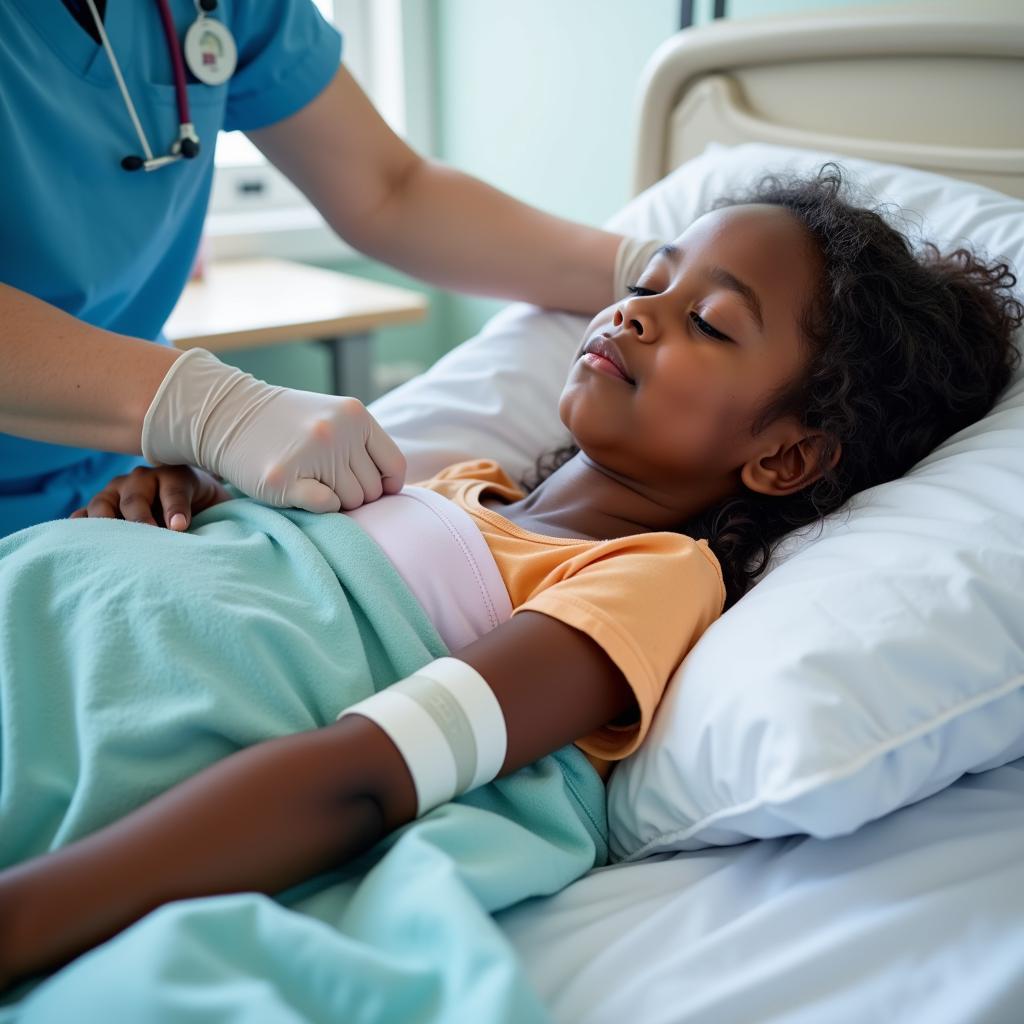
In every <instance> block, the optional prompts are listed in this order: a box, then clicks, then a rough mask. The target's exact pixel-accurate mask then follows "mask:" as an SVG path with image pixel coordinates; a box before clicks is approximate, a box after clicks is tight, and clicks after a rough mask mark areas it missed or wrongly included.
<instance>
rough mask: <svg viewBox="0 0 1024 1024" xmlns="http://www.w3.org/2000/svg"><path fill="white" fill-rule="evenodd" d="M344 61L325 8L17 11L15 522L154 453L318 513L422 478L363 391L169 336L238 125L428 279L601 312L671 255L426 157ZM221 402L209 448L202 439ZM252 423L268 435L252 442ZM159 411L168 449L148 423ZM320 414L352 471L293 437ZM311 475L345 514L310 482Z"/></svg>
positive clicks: (0, 450)
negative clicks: (308, 379)
mask: <svg viewBox="0 0 1024 1024" xmlns="http://www.w3.org/2000/svg"><path fill="white" fill-rule="evenodd" d="M97 22H99V24H97ZM104 32H105V34H106V37H107V39H106V41H105V42H104V40H103V33H104ZM211 40H212V41H211ZM204 47H205V50H204ZM232 50H233V52H232ZM112 56H113V59H112ZM341 61H342V46H341V37H340V36H339V34H338V33H337V32H336V31H335V29H334V28H333V27H332V26H330V25H328V24H327V23H326V22H325V21H324V20H323V18H322V17H321V16H320V14H319V13H318V11H317V10H316V8H315V7H314V6H313V4H312V3H311V2H310V0H259V2H243V0H3V3H0V140H2V143H0V431H6V433H0V537H2V536H5V535H7V534H9V533H11V532H13V531H14V530H18V529H21V528H22V527H26V526H29V525H32V524H34V523H38V522H41V521H44V520H47V519H54V518H59V517H64V516H67V515H69V514H70V513H71V512H72V511H73V510H74V509H76V508H78V507H80V506H82V505H84V504H85V503H86V502H87V501H88V500H89V498H90V497H91V496H92V495H93V494H95V493H96V492H97V491H98V490H100V489H101V488H102V487H103V485H104V484H105V483H106V482H107V481H109V480H110V478H111V477H113V476H115V475H118V474H121V473H125V472H128V471H129V470H130V469H131V468H132V467H133V466H135V465H139V464H142V463H143V461H144V460H143V458H142V453H143V452H148V453H150V454H152V452H156V451H159V452H160V453H162V454H161V456H160V457H161V460H162V461H169V460H171V459H181V460H182V461H185V460H186V459H187V460H188V461H193V462H196V463H198V464H203V465H204V468H207V469H210V470H212V471H214V472H217V471H220V472H221V475H224V476H225V477H226V478H227V479H229V480H230V482H232V483H235V484H236V485H237V486H239V487H241V488H242V489H243V490H245V491H247V492H248V493H251V494H254V495H256V496H257V497H261V498H262V499H263V500H268V501H271V502H273V503H276V504H297V505H301V506H302V507H311V508H313V509H314V510H326V509H329V508H332V507H333V508H337V507H339V505H341V506H342V507H354V504H353V502H355V504H358V503H359V502H360V500H373V499H374V497H376V496H379V493H380V490H381V483H382V482H383V483H384V485H385V486H384V489H385V490H395V489H397V488H399V487H400V486H401V483H402V477H403V475H404V462H403V461H402V459H401V456H400V454H398V452H397V448H394V446H393V444H392V445H391V446H390V447H388V445H389V442H390V439H388V438H386V435H385V436H384V437H381V436H380V434H381V433H382V432H380V428H379V427H377V425H376V424H375V423H374V422H373V420H372V417H370V416H369V414H368V413H367V412H366V411H365V409H362V407H361V406H359V408H358V410H357V411H356V412H355V413H354V412H353V408H354V405H353V403H354V400H353V399H345V398H337V397H328V396H312V395H308V393H305V392H291V393H290V394H285V395H282V394H281V393H282V390H283V389H276V388H275V389H271V388H269V386H268V385H264V384H262V382H256V381H253V379H252V378H251V377H250V378H248V379H247V380H246V381H244V382H242V383H239V379H240V378H241V377H243V376H245V377H247V375H241V374H240V373H239V371H232V370H230V368H227V367H224V365H223V364H220V363H219V361H217V360H215V359H214V358H213V357H212V356H208V355H205V354H204V355H203V356H201V357H190V359H188V360H186V359H183V357H182V356H181V355H180V354H179V353H177V352H176V351H174V350H172V349H169V348H167V347H166V342H165V339H163V338H162V336H161V329H162V327H163V324H164V321H165V320H166V319H167V317H168V315H169V314H170V312H171V310H172V309H173V308H174V305H175V303H176V302H177V300H178V297H179V295H180V293H181V290H182V288H183V287H184V285H185V281H186V279H187V276H188V272H189V269H190V267H191V265H192V262H193V259H194V256H195V253H196V248H197V245H198V242H199V237H200V232H201V229H202V225H203V219H204V216H205V213H206V207H207V202H208V199H209V194H210V185H211V179H212V175H213V154H214V141H215V139H216V137H217V132H218V131H219V130H221V129H224V130H231V129H240V130H242V131H244V132H246V133H247V135H248V136H249V138H250V139H252V140H253V142H255V144H256V145H257V146H258V147H259V148H260V149H261V150H262V151H263V152H264V153H265V154H266V156H267V158H268V159H269V160H270V161H271V162H272V163H273V164H275V165H276V166H277V167H278V168H280V169H281V170H282V171H283V172H284V173H285V174H286V175H287V176H288V177H289V178H290V179H291V180H292V181H294V182H295V183H296V184H297V185H298V187H299V188H300V189H302V190H303V191H304V192H305V193H306V195H307V196H308V197H309V198H310V200H311V201H312V202H313V204H314V205H315V206H316V207H317V208H318V209H319V211H320V212H321V214H323V216H324V218H325V219H326V220H327V222H328V223H329V224H330V225H331V226H332V227H333V228H334V229H335V230H336V231H337V233H338V234H339V235H341V236H342V237H343V238H345V239H346V240H347V241H348V242H349V243H350V244H352V245H353V246H355V247H356V248H357V249H359V250H361V251H363V252H364V253H367V254H368V255H370V256H372V257H374V258H376V259H380V260H383V261H385V262H387V263H390V264H392V265H394V266H396V267H399V268H401V269H403V270H405V271H406V272H408V273H411V274H415V275H417V276H419V277H422V278H424V279H426V280H429V281H432V282H434V283H436V284H439V285H442V286H445V287H450V288H459V289H463V290H466V291H471V292H475V293H478V294H490V295H495V296H500V297H505V298H515V299H523V300H526V301H529V302H534V303H537V304H539V305H544V306H553V307H558V308H562V309H568V310H572V311H576V312H580V313H591V312H593V311H595V310H597V309H599V308H601V307H603V306H605V305H608V304H609V303H610V302H611V301H612V300H613V298H614V297H617V295H619V294H622V292H623V285H624V283H625V282H628V280H629V279H630V277H631V275H632V273H633V272H634V267H635V266H636V265H637V263H638V261H639V264H640V265H642V263H643V257H645V256H646V254H647V252H648V251H649V248H645V247H643V246H641V245H640V244H639V243H638V242H636V241H635V240H631V239H623V238H621V237H620V236H618V235H614V234H609V233H607V232H604V231H600V230H597V229H595V228H590V227H586V226H583V225H579V224H574V223H572V222H568V221H564V220H561V219H559V218H556V217H552V216H550V215H548V214H545V213H542V212H541V211H538V210H536V209H534V208H532V207H528V206H525V205H524V204H522V203H519V202H518V201H516V200H514V199H512V198H511V197H509V196H507V195H505V194H503V193H501V192H499V191H497V190H495V189H493V188H491V187H489V186H487V185H486V184H484V183H483V182H480V181H478V180H477V179H474V178H471V177H468V176H466V175H464V174H461V173H459V172H457V171H454V170H452V169H450V168H446V167H444V166H442V165H439V164H436V163H433V162H431V161H429V160H426V159H424V158H422V157H420V156H419V155H418V154H416V153H415V152H414V151H412V150H411V149H409V147H408V146H406V145H405V143H404V142H403V141H402V140H401V139H400V138H398V137H397V136H396V135H395V134H394V133H393V132H392V131H391V130H390V129H389V128H388V126H387V125H386V123H385V122H384V121H383V120H382V119H381V117H380V116H379V114H378V113H377V112H376V110H375V109H374V107H373V106H372V104H371V103H370V102H369V100H368V99H367V98H366V96H365V94H363V92H362V91H361V90H360V88H359V87H358V85H357V84H356V83H355V81H354V80H353V79H352V77H351V76H350V75H349V73H348V72H347V70H346V69H345V66H344V64H343V63H342V62H341ZM115 62H116V65H117V68H118V69H119V71H120V74H121V76H122V78H123V85H124V88H123V89H122V88H121V87H120V86H119V83H118V75H117V71H116V70H115ZM204 62H205V64H204ZM207 65H211V66H212V67H211V66H207ZM225 72H226V73H225ZM221 79H222V80H221ZM176 82H177V86H176ZM126 96H127V97H128V99H129V100H130V105H131V106H132V108H133V111H134V113H130V112H129V109H128V108H129V102H128V100H126ZM186 110H187V114H188V117H187V118H183V111H186ZM189 118H190V121H188V119H189ZM183 120H186V121H188V124H186V125H185V126H184V127H182V121H183ZM136 122H137V124H136ZM189 124H190V125H191V126H193V127H191V128H190V127H189V126H188V125H189ZM140 133H144V135H145V137H146V139H147V144H148V145H149V146H150V149H151V152H152V160H151V161H150V165H151V167H153V169H146V168H144V167H142V166H140V165H141V164H143V163H144V162H145V160H146V158H147V153H146V152H145V150H144V146H143V143H142V141H141V134H140ZM196 139H198V145H197V144H196ZM169 147H173V148H174V149H175V151H174V152H169ZM168 156H169V157H172V159H164V158H165V157H168ZM125 158H128V159H125ZM146 342H149V344H146ZM203 359H205V360H206V362H205V363H203ZM179 364H181V365H179ZM185 364H188V368H187V370H183V369H182V366H184V365H185ZM199 364H202V365H199ZM218 367H220V368H222V370H223V373H219V371H218V369H217V368H218ZM232 374H234V375H236V376H232ZM175 375H176V376H175ZM172 376H173V377H174V381H173V383H172V384H170V385H169V384H168V381H169V380H170V379H171V378H172ZM260 388H266V389H267V390H266V392H261V391H260V390H259V389H260ZM247 389H248V390H247ZM238 391H242V392H246V393H247V395H248V398H247V399H246V401H245V402H242V403H241V404H240V405H238V406H237V407H235V406H232V405H231V404H230V402H229V403H228V404H227V405H223V404H222V405H221V406H220V410H219V413H220V415H219V417H217V416H214V417H210V416H209V407H210V404H211V395H216V396H218V398H217V400H218V401H220V400H221V396H223V395H225V394H227V393H228V392H231V393H232V394H234V393H235V392H238ZM271 393H273V395H274V396H276V397H275V401H272V402H268V401H267V400H266V399H267V396H269V395H271ZM161 395H162V396H163V398H162V400H163V403H164V407H163V408H162V409H156V407H155V406H156V403H157V400H158V398H160V396H161ZM246 402H247V404H246ZM275 403H276V406H275ZM346 403H347V404H346ZM354 404H355V405H358V403H354ZM267 409H269V411H266V410H267ZM200 414H202V415H204V416H206V417H207V419H206V420H205V421H204V430H206V431H207V433H208V434H212V436H207V437H205V438H204V444H205V447H203V446H200V445H199V444H198V442H196V443H194V444H193V443H191V442H189V441H188V439H187V438H186V437H185V435H187V434H188V433H189V431H190V423H191V422H192V417H193V416H198V415H200ZM147 417H148V419H147ZM161 417H162V420H161ZM261 417H262V418H261ZM241 419H244V420H245V421H246V422H249V421H252V422H254V423H255V425H256V427H257V428H258V429H254V430H252V431H250V432H249V433H247V434H246V435H245V436H244V437H241V438H239V437H237V436H235V435H236V433H237V432H234V431H232V429H231V427H232V422H233V421H238V420H241ZM218 421H219V423H220V426H219V427H215V426H210V424H211V423H215V422H218ZM158 422H161V423H162V424H163V430H164V433H163V435H162V443H161V445H159V446H158V445H157V443H156V442H155V441H153V440H150V442H149V448H148V449H147V448H146V447H145V446H144V442H143V436H144V425H146V424H154V423H158ZM313 422H320V423H327V424H328V428H329V432H330V436H329V437H327V438H325V437H324V436H323V434H320V435H318V437H319V443H320V445H321V448H322V447H323V446H324V445H326V446H327V447H328V448H330V449H331V451H332V452H333V453H334V454H335V456H336V460H335V461H336V463H339V464H340V463H344V467H345V468H344V470H342V469H339V468H337V466H336V467H335V469H334V470H331V469H330V467H328V468H327V469H324V468H323V462H324V459H323V457H322V452H321V453H320V455H319V456H318V457H316V458H314V457H312V456H310V455H309V452H308V449H309V445H308V444H303V443H301V442H302V441H303V439H302V438H299V439H298V442H300V443H294V444H293V443H292V441H294V440H295V439H294V438H292V437H291V433H293V432H295V431H301V430H302V429H305V428H304V427H302V426H301V425H299V426H297V425H296V424H301V423H313ZM193 428H194V424H193ZM153 429H156V428H155V427H151V433H152V430H153ZM217 429H219V430H220V431H221V432H222V436H221V435H218V434H216V430H217ZM321 429H323V428H321ZM375 430H376V433H375ZM192 433H193V434H194V433H196V431H195V429H192ZM176 438H177V439H178V440H175V439H176ZM182 438H185V439H184V440H181V439H182ZM368 439H371V440H368ZM193 440H195V439H194V438H193ZM275 444H276V445H277V448H275V447H274V446H275ZM268 445H269V448H270V450H268ZM230 446H233V448H232V450H231V451H230V452H229V453H228V454H229V455H230V458H229V457H227V456H225V454H224V453H225V450H226V449H227V448H228V447H230ZM211 450H213V451H215V452H216V453H218V454H217V456H216V457H215V456H214V455H212V454H210V451H211ZM303 451H305V452H306V455H302V452H303ZM296 452H298V453H299V454H296ZM353 453H354V454H353ZM268 466H269V467H270V469H271V470H273V472H272V473H269V474H268V469H267V467H268ZM345 472H348V474H349V475H348V477H344V473H345ZM268 475H269V476H271V477H273V478H274V479H273V480H272V481H271V482H272V483H274V484H275V485H276V489H275V488H274V487H268V486H266V483H267V479H266V478H267V477H268ZM310 476H313V477H318V478H319V479H320V480H322V481H323V482H324V485H325V487H326V488H327V489H328V490H333V491H334V492H337V495H338V498H337V500H335V502H334V504H333V506H332V505H331V504H330V503H329V502H327V503H324V502H323V501H322V500H321V499H322V495H321V496H318V497H315V498H314V499H312V500H308V501H307V500H303V499H301V498H300V499H296V497H295V494H296V491H295V490H294V488H292V489H291V490H289V486H290V484H292V483H294V482H295V480H296V479H298V478H302V477H310ZM371 477H376V480H374V479H370V478H371ZM343 478H344V479H343ZM360 484H361V486H362V490H361V491H360ZM375 485H376V487H375ZM346 487H347V494H344V495H343V494H342V491H343V490H345V489H346ZM353 493H354V494H355V495H356V497H355V498H353V497H352V494H353Z"/></svg>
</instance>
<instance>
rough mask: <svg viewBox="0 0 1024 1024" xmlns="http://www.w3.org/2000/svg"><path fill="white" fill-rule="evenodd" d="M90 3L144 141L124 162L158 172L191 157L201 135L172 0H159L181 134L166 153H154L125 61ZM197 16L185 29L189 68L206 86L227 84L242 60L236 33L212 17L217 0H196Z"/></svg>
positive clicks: (133, 167) (125, 165)
mask: <svg viewBox="0 0 1024 1024" xmlns="http://www.w3.org/2000/svg"><path fill="white" fill-rule="evenodd" d="M85 2H86V3H87V4H88V6H89V13H90V14H91V15H92V19H93V22H94V23H95V25H96V31H97V32H98V33H99V37H100V42H101V43H102V44H103V49H104V50H105V51H106V53H107V57H108V58H109V59H110V66H111V68H112V69H113V72H114V78H115V79H117V87H118V89H119V90H120V91H121V98H122V99H123V100H124V105H125V109H126V110H127V111H128V116H129V117H130V118H131V121H132V125H133V126H134V128H135V134H136V135H137V136H138V138H139V142H140V144H141V145H142V151H143V153H144V154H145V155H144V156H137V155H135V154H130V155H129V156H126V157H124V159H123V160H122V161H121V166H122V167H123V168H124V169H125V170H126V171H137V170H140V169H142V170H146V171H155V170H158V169H159V168H161V167H166V166H167V165H168V164H173V163H175V162H176V161H178V160H181V159H182V158H185V159H187V160H191V159H192V158H193V157H195V156H197V155H198V154H199V136H198V134H197V133H196V129H195V125H193V124H192V116H191V113H190V111H189V105H188V91H187V89H186V86H185V68H184V64H183V63H182V59H181V53H180V51H179V49H178V40H177V38H176V36H175V29H174V19H173V18H172V17H171V11H170V8H169V7H168V5H167V0H156V4H157V8H158V9H159V11H160V21H161V24H162V25H163V29H164V35H165V36H166V37H167V50H168V52H169V53H170V56H171V67H172V69H173V71H174V91H175V95H176V98H177V103H178V137H177V139H175V141H174V142H173V144H172V145H171V149H170V152H169V153H168V154H167V155H166V156H159V157H154V156H153V150H152V148H151V147H150V145H149V139H148V138H147V137H146V132H145V130H144V129H143V127H142V122H141V121H140V120H139V115H138V113H137V112H136V110H135V104H134V103H133V102H132V97H131V93H129V91H128V86H127V85H126V84H125V81H124V76H123V75H122V74H121V66H120V65H119V64H118V62H117V57H116V56H115V55H114V49H113V47H112V46H111V45H110V39H109V38H108V37H107V33H106V30H105V28H104V27H103V19H102V18H101V17H100V15H99V11H97V10H96V3H95V0H85ZM195 5H196V15H197V17H196V20H195V21H194V22H193V23H192V25H191V26H190V27H189V29H188V32H186V33H185V43H184V51H185V61H187V62H188V67H189V70H190V71H191V72H192V74H193V75H195V77H196V78H197V79H199V81H200V82H203V83H204V84H206V85H222V84H223V83H224V82H226V81H227V80H228V79H229V78H230V77H231V76H232V74H234V71H235V67H236V65H237V63H238V48H237V47H236V46H235V39H234V36H232V35H231V30H230V29H229V28H228V27H227V26H226V25H225V24H224V23H223V22H220V21H214V19H213V18H211V17H209V15H210V14H212V13H213V11H215V10H216V9H217V0H195Z"/></svg>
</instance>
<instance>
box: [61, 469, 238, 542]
mask: <svg viewBox="0 0 1024 1024" xmlns="http://www.w3.org/2000/svg"><path fill="white" fill-rule="evenodd" d="M230 500H231V493H230V492H229V491H228V490H227V489H226V488H224V487H223V486H221V484H219V483H218V482H217V481H216V480H214V479H213V477H212V476H210V474H209V473H204V472H203V471H202V470H201V469H193V468H192V467H191V466H136V467H135V469H133V470H132V471H131V472H130V473H128V474H126V475H125V476H116V477H114V479H113V480H111V481H110V483H109V484H107V486H106V487H104V488H103V490H102V491H100V492H99V494H97V495H96V496H95V497H94V498H93V499H92V500H91V501H90V502H89V504H88V505H86V506H85V507H84V508H80V509H76V510H75V511H74V512H72V513H71V518H72V519H127V520H128V521H129V522H131V523H149V525H150V526H166V527H167V528H168V529H171V530H175V531H177V532H184V531H185V530H187V529H188V528H189V526H191V524H192V517H193V516H194V515H198V514H199V513H200V512H202V511H203V510H204V509H208V508H210V507H211V506H212V505H219V504H220V503H221V502H222V501H230Z"/></svg>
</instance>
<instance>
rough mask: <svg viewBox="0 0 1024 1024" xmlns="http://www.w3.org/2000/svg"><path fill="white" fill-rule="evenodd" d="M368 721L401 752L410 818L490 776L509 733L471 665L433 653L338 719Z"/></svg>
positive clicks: (495, 772)
mask: <svg viewBox="0 0 1024 1024" xmlns="http://www.w3.org/2000/svg"><path fill="white" fill-rule="evenodd" d="M349 714H360V715H363V716H364V717H366V718H369V719H370V720H371V721H373V722H375V723H376V724H377V725H378V726H380V728H381V729H383V730H384V732H386V733H387V734H388V736H389V737H390V738H391V740H392V742H393V743H394V744H395V746H396V747H397V748H398V751H399V753H400V754H401V755H402V758H403V760H404V761H405V763H406V765H407V767H408V768H409V773H410V774H411V775H412V779H413V785H414V787H415V789H416V802H417V812H416V815H417V817H419V816H421V815H423V814H425V813H426V812H427V811H429V810H431V809H433V808H434V807H437V806H439V805H440V804H443V803H447V802H448V801H449V800H451V799H452V797H455V796H458V795H459V794H460V793H465V792H467V791H468V790H471V789H475V788H476V787H477V786H482V785H484V783H487V782H490V781H491V780H492V779H495V778H497V775H498V772H499V771H500V770H501V766H502V764H504V762H505V754H506V750H507V742H508V735H507V730H506V728H505V716H504V714H503V713H502V710H501V705H500V704H499V703H498V699H497V697H496V696H495V695H494V691H493V690H492V689H491V688H490V686H489V685H488V684H487V681H486V680H485V679H484V678H483V676H482V675H480V673H479V672H477V671H476V669H474V668H473V667H472V666H471V665H468V664H466V662H464V661H460V660H459V659H458V658H438V659H437V660H435V661H433V662H431V663H430V664H429V665H425V666H424V667H423V668H421V669H419V670H418V671H417V672H415V673H413V674H412V675H411V676H408V677H406V678H405V679H401V680H399V681H398V682H397V683H393V684H392V685H391V686H389V687H387V688H386V689H384V690H381V691H380V692H379V693H375V694H374V695H373V696H372V697H368V698H366V700H363V701H360V702H359V703H357V704H353V705H352V706H351V707H348V708H346V709H345V710H344V711H342V712H341V714H339V715H338V718H339V719H340V718H342V717H344V716H345V715H349Z"/></svg>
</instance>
